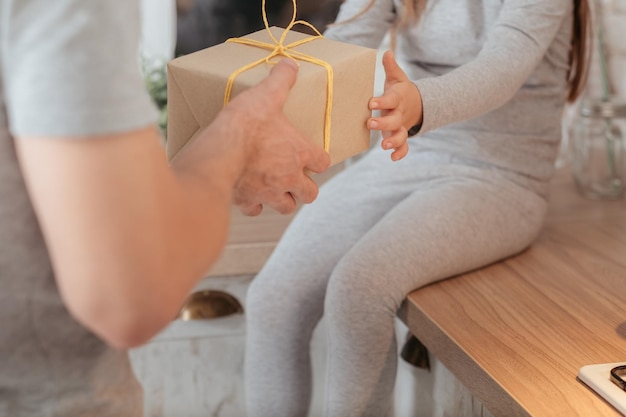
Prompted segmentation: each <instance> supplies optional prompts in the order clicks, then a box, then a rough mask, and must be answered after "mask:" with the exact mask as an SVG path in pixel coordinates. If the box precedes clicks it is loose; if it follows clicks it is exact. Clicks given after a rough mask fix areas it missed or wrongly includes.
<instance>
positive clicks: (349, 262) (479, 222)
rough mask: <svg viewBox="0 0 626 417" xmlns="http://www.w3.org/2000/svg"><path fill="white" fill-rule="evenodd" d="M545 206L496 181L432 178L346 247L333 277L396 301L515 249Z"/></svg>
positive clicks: (526, 240)
mask: <svg viewBox="0 0 626 417" xmlns="http://www.w3.org/2000/svg"><path fill="white" fill-rule="evenodd" d="M545 212H546V201H545V200H544V199H543V198H541V197H539V196H537V195H536V194H535V193H533V192H531V191H529V190H527V189H525V188H522V187H520V186H517V185H515V184H513V183H511V182H510V181H508V180H505V179H500V178H499V177H498V176H494V175H491V174H488V173H487V174H486V175H485V176H484V177H480V176H474V177H455V176H449V177H447V178H439V179H437V180H436V181H433V182H432V183H430V184H422V185H421V187H419V189H417V190H416V191H414V192H413V193H412V194H411V195H410V196H408V197H407V198H405V199H404V200H403V201H401V202H400V203H398V204H397V205H395V207H393V208H392V209H391V210H389V211H388V213H387V214H386V215H385V216H383V217H382V218H381V219H380V221H378V222H377V223H376V224H375V225H374V226H373V227H372V228H371V229H370V230H369V232H367V233H366V234H365V235H363V237H362V238H361V239H360V240H359V241H358V242H357V243H356V244H355V245H354V246H353V247H352V249H350V251H349V252H348V253H347V254H346V256H345V257H344V258H343V259H342V260H341V262H340V264H339V265H338V267H337V269H336V271H335V274H333V275H334V277H333V279H334V280H341V279H342V278H341V277H342V276H346V278H345V279H346V281H347V282H346V283H345V284H346V286H350V287H351V291H352V292H354V291H355V288H356V287H357V286H359V285H358V284H357V282H359V281H363V282H362V283H361V284H362V285H361V287H363V288H367V291H368V292H370V293H378V294H383V293H384V294H388V295H390V296H391V299H393V300H395V302H396V303H398V306H399V303H400V302H401V301H402V300H403V299H404V297H405V296H406V294H407V293H408V292H410V291H411V290H413V289H415V288H419V287H421V286H423V285H426V284H428V283H431V282H434V281H437V280H440V279H444V278H448V277H451V276H454V275H458V274H461V273H464V272H467V271H470V270H473V269H476V268H480V267H482V266H485V265H487V264H490V263H493V262H496V261H498V260H500V259H503V258H505V257H508V256H511V255H513V254H516V253H518V252H520V251H522V250H523V249H524V248H526V247H527V246H528V245H529V244H530V243H532V241H533V240H534V239H535V238H536V237H537V235H538V233H539V231H540V229H541V226H542V224H543V219H544V216H545Z"/></svg>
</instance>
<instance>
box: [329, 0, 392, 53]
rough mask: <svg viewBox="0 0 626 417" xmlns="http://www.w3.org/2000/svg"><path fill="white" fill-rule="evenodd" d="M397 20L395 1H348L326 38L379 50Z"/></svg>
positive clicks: (344, 3) (343, 5) (342, 7)
mask: <svg viewBox="0 0 626 417" xmlns="http://www.w3.org/2000/svg"><path fill="white" fill-rule="evenodd" d="M395 19H396V11H395V7H394V5H393V0H376V1H371V0H346V1H344V2H343V4H342V5H341V9H340V10H339V14H338V15H337V20H336V22H335V23H334V24H332V25H330V27H329V28H328V29H327V30H326V31H325V32H324V36H325V37H327V38H329V39H335V40H339V41H342V42H348V43H353V44H355V45H361V46H366V47H368V48H378V47H379V46H380V44H381V43H382V40H383V38H384V37H385V35H386V34H387V32H388V31H389V29H390V28H391V26H392V24H393V22H394V21H395Z"/></svg>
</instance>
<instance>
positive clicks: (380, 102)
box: [369, 94, 400, 110]
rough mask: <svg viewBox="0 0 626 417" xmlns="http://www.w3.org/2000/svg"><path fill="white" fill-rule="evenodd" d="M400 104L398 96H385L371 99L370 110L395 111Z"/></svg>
mask: <svg viewBox="0 0 626 417" xmlns="http://www.w3.org/2000/svg"><path fill="white" fill-rule="evenodd" d="M399 104H400V99H399V98H398V96H397V95H396V94H383V95H382V96H379V97H374V98H372V99H370V102H369V107H370V110H393V109H395V108H397V107H398V105H399Z"/></svg>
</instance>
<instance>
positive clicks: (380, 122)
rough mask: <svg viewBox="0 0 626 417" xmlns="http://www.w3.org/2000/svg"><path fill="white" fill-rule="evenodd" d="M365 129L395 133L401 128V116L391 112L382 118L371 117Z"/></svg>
mask: <svg viewBox="0 0 626 417" xmlns="http://www.w3.org/2000/svg"><path fill="white" fill-rule="evenodd" d="M367 127H368V128H369V129H371V130H390V131H396V130H398V129H400V128H402V115H400V113H398V112H391V113H388V114H386V115H384V116H380V117H372V118H370V119H369V120H368V122H367Z"/></svg>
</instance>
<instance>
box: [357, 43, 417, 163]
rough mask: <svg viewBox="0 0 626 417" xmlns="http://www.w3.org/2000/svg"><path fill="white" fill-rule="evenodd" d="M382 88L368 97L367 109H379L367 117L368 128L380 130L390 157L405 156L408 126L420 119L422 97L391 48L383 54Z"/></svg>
mask: <svg viewBox="0 0 626 417" xmlns="http://www.w3.org/2000/svg"><path fill="white" fill-rule="evenodd" d="M383 67H384V68H385V75H386V77H385V88H384V92H383V95H382V96H380V97H374V98H372V99H371V100H370V103H369V106H370V109H371V110H380V116H379V117H372V118H370V119H369V120H368V123H367V126H368V127H369V128H370V129H372V130H382V132H383V138H384V139H383V142H382V147H383V149H394V151H393V152H392V154H391V159H392V160H394V161H397V160H399V159H402V158H404V157H405V156H406V154H407V152H408V150H409V146H408V144H407V142H406V140H407V138H408V130H409V129H410V128H411V127H412V126H416V125H419V124H421V123H422V97H421V95H420V92H419V90H418V89H417V87H416V86H415V84H413V82H411V80H409V78H408V77H407V76H406V74H405V73H404V71H402V69H401V68H400V67H399V66H398V64H397V63H396V60H395V59H394V56H393V53H392V52H391V51H387V52H385V54H384V55H383Z"/></svg>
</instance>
